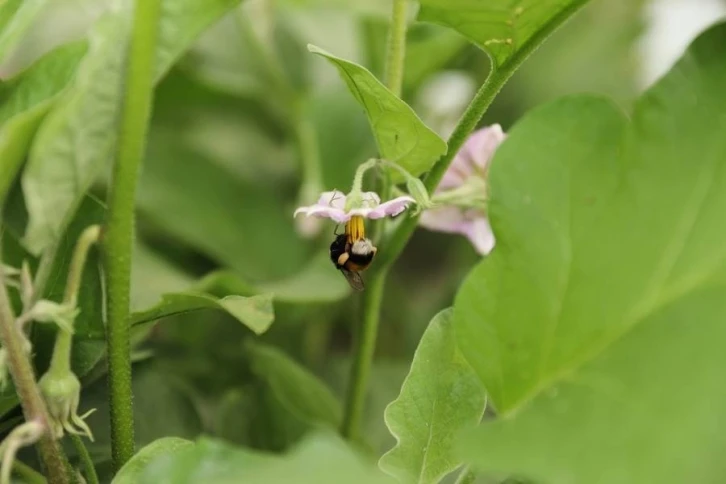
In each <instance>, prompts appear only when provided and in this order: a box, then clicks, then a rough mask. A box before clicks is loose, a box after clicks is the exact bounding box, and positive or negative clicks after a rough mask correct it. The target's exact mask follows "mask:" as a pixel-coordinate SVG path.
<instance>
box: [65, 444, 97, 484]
mask: <svg viewBox="0 0 726 484" xmlns="http://www.w3.org/2000/svg"><path fill="white" fill-rule="evenodd" d="M68 436H69V437H70V438H71V442H73V446H74V447H75V448H76V452H78V457H79V458H80V459H81V464H83V470H84V473H85V475H86V482H87V483H88V484H98V474H96V468H95V467H93V459H91V454H89V453H88V449H87V448H86V446H85V444H84V443H83V440H82V439H81V438H80V437H79V436H77V435H76V434H71V433H69V434H68Z"/></svg>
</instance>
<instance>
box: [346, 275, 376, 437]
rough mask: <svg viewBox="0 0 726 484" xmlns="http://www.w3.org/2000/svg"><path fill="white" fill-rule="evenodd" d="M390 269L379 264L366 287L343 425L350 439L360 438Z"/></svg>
mask: <svg viewBox="0 0 726 484" xmlns="http://www.w3.org/2000/svg"><path fill="white" fill-rule="evenodd" d="M386 273H387V271H386V270H380V268H379V270H378V271H377V272H375V273H374V274H373V276H372V277H371V278H369V279H368V281H367V284H366V290H365V292H364V293H363V321H362V322H361V325H360V327H359V330H358V335H357V338H356V342H355V355H354V357H353V367H352V368H351V378H350V383H349V385H348V395H347V397H346V400H345V414H344V416H343V426H342V428H341V434H342V435H343V437H345V438H346V439H348V440H355V439H357V438H358V432H359V429H360V423H361V418H362V416H363V406H364V403H365V396H366V390H367V389H368V378H369V376H370V371H371V363H372V361H373V354H374V352H375V349H376V336H377V335H378V319H379V316H380V312H381V303H382V302H383V289H384V286H385V283H386Z"/></svg>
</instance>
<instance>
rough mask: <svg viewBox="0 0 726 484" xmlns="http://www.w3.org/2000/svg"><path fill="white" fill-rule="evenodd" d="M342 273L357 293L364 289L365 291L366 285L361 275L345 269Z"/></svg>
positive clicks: (342, 269)
mask: <svg viewBox="0 0 726 484" xmlns="http://www.w3.org/2000/svg"><path fill="white" fill-rule="evenodd" d="M340 272H342V273H343V275H344V276H345V280H346V281H348V284H350V287H352V288H353V289H355V290H356V291H362V290H363V289H365V284H363V278H362V277H361V275H360V273H358V272H355V271H350V270H348V269H346V268H345V267H341V268H340Z"/></svg>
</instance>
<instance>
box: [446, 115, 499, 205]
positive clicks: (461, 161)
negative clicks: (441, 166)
mask: <svg viewBox="0 0 726 484" xmlns="http://www.w3.org/2000/svg"><path fill="white" fill-rule="evenodd" d="M505 139H506V134H504V131H503V130H502V127H501V126H500V125H498V124H493V125H491V126H487V127H486V128H482V129H480V130H478V131H475V132H474V133H473V134H471V136H469V138H468V139H467V140H466V142H465V143H464V146H462V147H461V149H460V150H459V151H458V152H457V153H456V156H454V159H453V160H452V162H451V165H449V168H448V169H447V170H446V173H444V176H443V178H442V179H441V182H440V183H439V186H438V187H437V188H436V191H442V190H450V189H452V188H456V187H459V186H461V185H462V184H463V183H464V182H465V181H466V179H467V178H469V176H471V175H473V174H475V173H476V172H481V173H482V174H483V172H485V171H486V169H487V168H488V167H489V162H490V161H491V159H492V157H493V156H494V152H495V151H496V150H497V148H498V147H499V145H500V144H502V142H503V141H504V140H505Z"/></svg>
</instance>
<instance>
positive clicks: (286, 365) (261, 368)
mask: <svg viewBox="0 0 726 484" xmlns="http://www.w3.org/2000/svg"><path fill="white" fill-rule="evenodd" d="M247 348H248V352H249V355H250V359H251V362H252V371H253V372H254V373H255V374H256V375H257V376H258V377H259V378H261V379H262V380H264V381H265V382H267V384H268V385H269V386H270V388H271V390H272V392H273V394H274V395H275V396H276V397H277V400H278V401H280V403H281V404H282V405H283V406H284V407H285V408H287V409H288V411H290V412H291V413H292V414H293V415H295V416H296V417H297V418H299V419H300V420H302V421H303V422H306V423H308V424H311V425H329V426H331V427H334V428H337V426H338V425H339V424H340V421H341V415H342V411H341V408H340V402H339V401H338V399H337V398H336V397H335V395H333V393H332V392H331V391H330V390H329V389H328V387H326V386H325V384H324V383H323V382H322V381H320V379H318V378H317V377H316V376H315V375H313V374H311V373H310V372H309V371H308V370H307V369H305V368H303V367H302V366H300V365H299V364H298V363H296V362H295V361H293V360H291V359H290V358H289V357H288V356H287V355H286V354H285V353H283V352H282V351H280V350H277V349H275V348H273V347H270V346H266V345H262V344H260V343H256V342H255V343H252V342H250V343H249V344H248V346H247Z"/></svg>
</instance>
